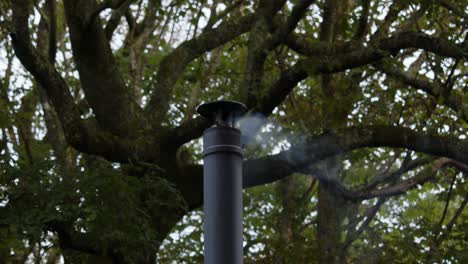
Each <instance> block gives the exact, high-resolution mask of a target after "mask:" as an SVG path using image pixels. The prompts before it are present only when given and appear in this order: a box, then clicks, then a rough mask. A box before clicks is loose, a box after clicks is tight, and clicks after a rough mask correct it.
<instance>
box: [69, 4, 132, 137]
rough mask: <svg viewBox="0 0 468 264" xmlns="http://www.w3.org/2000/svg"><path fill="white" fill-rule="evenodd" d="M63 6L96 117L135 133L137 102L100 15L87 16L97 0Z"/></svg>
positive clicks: (121, 130)
mask: <svg viewBox="0 0 468 264" xmlns="http://www.w3.org/2000/svg"><path fill="white" fill-rule="evenodd" d="M119 3H120V1H119ZM64 7H65V15H66V18H67V19H66V21H67V24H68V27H69V32H70V40H71V44H72V51H73V58H74V61H75V63H76V67H77V70H78V72H79V74H80V83H81V87H82V89H83V92H84V94H85V96H86V100H87V101H88V103H89V105H90V106H91V107H92V109H93V112H94V114H95V115H96V120H97V121H98V122H99V124H100V125H101V126H102V127H103V129H105V130H107V131H109V132H111V133H113V134H115V135H119V136H123V137H130V136H134V135H130V134H131V133H132V132H135V129H133V128H134V126H136V114H137V112H138V105H137V104H136V102H135V100H133V97H132V93H131V92H129V91H128V89H127V85H126V84H125V81H124V79H123V77H122V75H121V73H120V72H119V69H118V67H117V65H116V62H115V59H114V56H113V54H112V50H111V47H110V44H109V42H108V41H107V38H106V35H105V33H104V30H103V28H102V25H101V21H100V19H94V20H93V21H92V22H90V23H87V22H88V21H86V19H85V18H86V17H87V16H88V14H89V12H91V11H92V10H95V8H96V2H95V1H93V0H84V1H74V0H65V1H64ZM109 113H113V114H112V115H109Z"/></svg>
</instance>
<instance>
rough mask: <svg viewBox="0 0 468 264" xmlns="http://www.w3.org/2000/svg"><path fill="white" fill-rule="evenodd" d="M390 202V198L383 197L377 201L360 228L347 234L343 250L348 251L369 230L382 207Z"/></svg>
mask: <svg viewBox="0 0 468 264" xmlns="http://www.w3.org/2000/svg"><path fill="white" fill-rule="evenodd" d="M387 200H388V197H381V198H379V199H378V200H377V203H376V204H375V205H374V206H372V207H370V208H368V210H367V212H366V214H365V218H366V220H364V222H363V223H362V224H361V225H360V226H359V228H358V229H357V230H354V229H353V230H349V231H348V234H346V240H345V242H344V243H343V250H347V248H348V247H349V246H351V244H352V243H353V242H354V241H355V240H356V239H357V238H358V237H359V236H360V235H361V234H362V232H364V230H366V229H367V227H368V226H369V224H370V223H371V222H372V219H374V217H375V215H376V214H377V212H378V211H379V209H380V207H381V206H382V205H383V204H384V203H385V202H386V201H387ZM351 228H355V226H352V227H351Z"/></svg>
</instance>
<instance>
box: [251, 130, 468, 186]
mask: <svg viewBox="0 0 468 264" xmlns="http://www.w3.org/2000/svg"><path fill="white" fill-rule="evenodd" d="M365 147H392V148H407V149H411V150H414V151H417V152H423V153H427V154H430V155H434V156H446V157H449V158H452V159H454V160H456V161H458V162H461V163H465V164H468V141H467V140H459V139H456V138H453V137H442V136H434V135H427V134H420V133H417V132H414V131H412V130H411V129H408V128H404V127H392V126H370V127H351V128H345V129H341V130H338V131H337V132H336V133H329V134H322V135H320V136H318V137H315V138H312V139H310V140H309V141H308V142H306V143H304V144H303V145H302V146H298V147H293V148H291V149H289V150H287V151H284V152H281V153H279V154H276V155H272V156H266V157H263V158H259V159H255V160H249V161H246V162H245V164H244V186H245V187H252V186H257V185H262V184H266V183H271V182H274V181H276V180H279V179H281V178H283V177H286V176H287V175H289V174H291V173H293V172H297V171H300V170H301V169H303V168H304V167H305V166H309V165H310V164H311V163H314V162H317V161H320V160H323V159H325V158H328V157H331V156H334V155H338V154H343V153H346V152H348V151H351V150H354V149H359V148H365Z"/></svg>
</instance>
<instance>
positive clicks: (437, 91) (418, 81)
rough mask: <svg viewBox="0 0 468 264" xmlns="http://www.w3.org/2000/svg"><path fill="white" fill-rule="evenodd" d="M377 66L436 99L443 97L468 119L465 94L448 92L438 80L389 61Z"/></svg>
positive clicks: (376, 65)
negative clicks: (417, 74) (400, 68)
mask: <svg viewBox="0 0 468 264" xmlns="http://www.w3.org/2000/svg"><path fill="white" fill-rule="evenodd" d="M375 67H377V69H379V70H380V71H382V72H384V73H385V74H387V75H388V76H391V77H393V78H395V79H397V80H400V81H402V82H403V83H405V84H408V85H410V86H411V87H414V88H416V89H418V90H421V91H424V92H426V93H427V94H429V95H431V96H433V97H435V98H436V99H438V98H443V99H444V100H443V101H442V102H443V103H444V104H445V105H446V106H448V107H449V108H451V109H452V110H454V111H455V112H457V113H460V114H461V117H462V118H463V119H464V120H465V121H466V120H468V108H467V105H465V104H464V102H465V101H466V100H464V96H463V95H461V94H457V93H453V92H452V93H450V94H447V93H446V92H445V91H446V90H447V87H444V85H442V84H440V83H438V82H431V81H429V80H428V79H427V78H424V77H422V76H420V77H417V76H415V75H412V74H410V73H408V72H404V71H401V70H399V69H398V68H397V67H395V66H393V65H391V64H389V63H381V64H375ZM447 84H448V83H447ZM452 85H453V84H452Z"/></svg>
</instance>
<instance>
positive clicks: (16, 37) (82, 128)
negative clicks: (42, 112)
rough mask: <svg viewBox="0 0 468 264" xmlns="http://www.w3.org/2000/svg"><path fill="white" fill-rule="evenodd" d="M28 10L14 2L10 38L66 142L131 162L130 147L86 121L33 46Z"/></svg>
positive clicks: (56, 76)
mask: <svg viewBox="0 0 468 264" xmlns="http://www.w3.org/2000/svg"><path fill="white" fill-rule="evenodd" d="M28 17H29V13H28V6H27V5H25V4H24V3H19V2H18V1H15V2H13V23H14V29H15V33H12V34H11V39H12V42H13V48H14V50H15V53H16V56H17V57H18V59H19V60H20V61H21V63H22V64H23V66H24V67H25V68H26V69H27V70H28V71H29V72H30V73H31V74H32V75H33V76H34V78H35V79H36V81H37V82H38V83H39V84H40V85H41V86H42V87H43V88H44V90H45V91H46V93H47V95H48V97H49V98H50V100H51V101H52V104H53V105H54V108H55V110H56V112H57V114H58V118H59V119H60V122H61V123H62V126H63V129H64V132H65V137H66V139H67V141H68V142H69V143H70V145H72V146H73V147H75V148H76V149H78V150H80V151H83V152H85V153H89V154H96V155H102V156H104V157H106V158H108V159H111V160H123V161H127V160H128V153H129V149H130V147H129V145H128V143H125V142H124V141H122V140H121V139H119V138H117V137H115V136H113V135H111V134H109V133H107V132H104V131H101V130H100V129H99V128H98V127H97V126H96V125H95V123H94V122H93V121H92V120H83V119H81V117H80V111H79V109H78V107H77V106H76V104H75V102H74V100H73V97H72V96H71V94H70V91H69V89H68V86H67V84H66V83H65V81H64V80H63V79H62V77H61V76H60V74H59V73H58V72H57V71H56V70H55V68H54V67H53V65H51V63H50V62H49V61H48V59H47V58H45V57H44V56H42V55H41V54H40V53H39V52H38V51H37V50H36V49H35V48H34V47H33V46H32V44H31V43H32V42H31V37H30V35H29V29H28Z"/></svg>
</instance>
